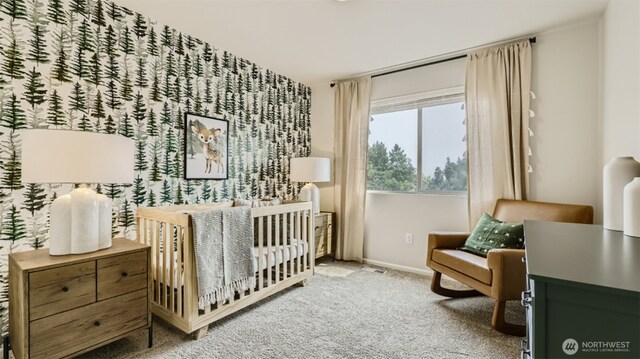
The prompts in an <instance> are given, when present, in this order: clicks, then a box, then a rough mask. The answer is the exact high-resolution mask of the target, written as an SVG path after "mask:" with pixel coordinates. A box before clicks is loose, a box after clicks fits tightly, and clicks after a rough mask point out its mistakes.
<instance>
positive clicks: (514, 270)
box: [487, 249, 527, 301]
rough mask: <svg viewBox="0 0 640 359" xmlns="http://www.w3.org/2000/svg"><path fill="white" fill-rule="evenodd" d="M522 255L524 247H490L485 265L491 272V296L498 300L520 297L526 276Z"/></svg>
mask: <svg viewBox="0 0 640 359" xmlns="http://www.w3.org/2000/svg"><path fill="white" fill-rule="evenodd" d="M523 257H524V249H492V250H490V251H489V253H487V266H488V267H489V269H490V270H491V273H492V279H491V297H492V298H494V299H496V300H498V301H504V300H516V299H520V295H521V293H522V291H524V290H525V287H526V276H527V269H526V265H525V264H524V263H523V262H522V258H523Z"/></svg>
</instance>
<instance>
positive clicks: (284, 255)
mask: <svg viewBox="0 0 640 359" xmlns="http://www.w3.org/2000/svg"><path fill="white" fill-rule="evenodd" d="M287 217H288V216H287V214H286V213H285V214H283V215H282V278H283V279H287V253H286V251H287V241H291V237H289V235H288V227H287ZM289 250H291V246H289ZM289 259H291V255H289Z"/></svg>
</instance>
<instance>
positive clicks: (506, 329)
mask: <svg viewBox="0 0 640 359" xmlns="http://www.w3.org/2000/svg"><path fill="white" fill-rule="evenodd" d="M506 308H507V302H506V301H504V300H503V301H500V300H496V304H495V305H494V307H493V317H492V318H491V326H492V327H493V329H495V330H497V331H499V332H500V333H503V334H507V335H514V336H517V337H524V336H525V334H526V328H525V326H524V325H517V324H511V323H507V322H506V321H505V319H504V312H505V309H506Z"/></svg>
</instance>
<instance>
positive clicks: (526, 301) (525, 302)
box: [520, 290, 533, 308]
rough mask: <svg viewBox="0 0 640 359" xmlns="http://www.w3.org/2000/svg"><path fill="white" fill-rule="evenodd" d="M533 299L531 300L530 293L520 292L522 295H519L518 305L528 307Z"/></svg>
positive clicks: (527, 291)
mask: <svg viewBox="0 0 640 359" xmlns="http://www.w3.org/2000/svg"><path fill="white" fill-rule="evenodd" d="M532 300H533V299H532V298H531V291H530V290H525V291H524V292H522V294H521V295H520V304H522V306H523V307H525V308H526V307H528V306H529V305H531V301H532Z"/></svg>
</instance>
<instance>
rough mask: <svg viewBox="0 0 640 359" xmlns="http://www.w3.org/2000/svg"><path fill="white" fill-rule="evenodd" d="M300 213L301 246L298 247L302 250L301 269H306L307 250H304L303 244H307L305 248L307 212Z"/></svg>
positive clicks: (306, 241) (306, 240) (306, 242)
mask: <svg viewBox="0 0 640 359" xmlns="http://www.w3.org/2000/svg"><path fill="white" fill-rule="evenodd" d="M301 213H302V246H301V247H302V248H300V250H301V251H302V255H301V258H302V271H303V272H304V271H306V270H307V252H308V251H305V250H304V246H305V245H307V248H309V245H308V240H309V238H308V237H307V218H309V217H308V214H307V211H304V212H301Z"/></svg>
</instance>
